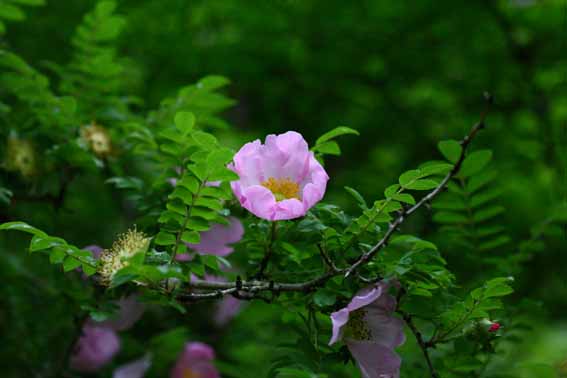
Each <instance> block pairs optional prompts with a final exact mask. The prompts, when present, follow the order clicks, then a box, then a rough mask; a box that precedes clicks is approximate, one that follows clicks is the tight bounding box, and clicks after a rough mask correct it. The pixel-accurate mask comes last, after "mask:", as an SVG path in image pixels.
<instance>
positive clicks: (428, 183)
mask: <svg viewBox="0 0 567 378" xmlns="http://www.w3.org/2000/svg"><path fill="white" fill-rule="evenodd" d="M437 185H439V183H438V182H437V181H434V180H428V179H426V180H416V181H413V182H411V183H408V184H407V185H406V186H405V188H406V189H412V190H429V189H433V188H435V187H436V186H437Z"/></svg>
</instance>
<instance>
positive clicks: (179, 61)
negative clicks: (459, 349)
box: [0, 0, 567, 376]
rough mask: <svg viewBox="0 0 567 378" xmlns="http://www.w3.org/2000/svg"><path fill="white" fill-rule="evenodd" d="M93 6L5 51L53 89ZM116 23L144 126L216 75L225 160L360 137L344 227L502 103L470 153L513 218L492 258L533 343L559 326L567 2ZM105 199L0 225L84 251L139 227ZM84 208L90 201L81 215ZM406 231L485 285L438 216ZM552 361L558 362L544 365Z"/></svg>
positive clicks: (83, 189)
mask: <svg viewBox="0 0 567 378" xmlns="http://www.w3.org/2000/svg"><path fill="white" fill-rule="evenodd" d="M0 3H1V1H0ZM93 5H94V1H86V0H73V1H63V0H54V1H48V4H47V5H46V6H43V7H38V8H33V9H32V8H30V9H29V10H27V11H26V13H27V20H26V21H25V22H21V23H17V24H10V27H9V29H8V32H7V34H6V35H5V36H4V37H2V40H1V44H3V45H5V46H6V47H8V48H9V49H11V50H13V51H15V52H16V53H18V54H20V55H21V56H22V57H24V58H25V59H26V60H27V61H28V62H29V63H31V64H32V65H34V66H35V67H36V68H38V69H39V70H41V71H42V72H44V73H47V74H48V76H52V77H53V80H54V81H55V82H56V79H55V75H54V74H53V72H52V71H50V67H52V66H53V63H55V64H61V65H63V64H65V62H67V61H68V60H69V58H70V55H71V45H70V39H71V36H72V35H73V33H74V30H75V28H76V27H77V25H78V24H79V23H80V21H81V19H82V17H83V15H84V14H85V13H86V12H88V11H89V10H90V9H91V8H92V7H93ZM118 13H120V14H121V15H123V16H124V17H125V18H126V26H125V30H124V32H123V33H122V34H121V36H120V39H119V49H118V50H119V56H120V57H121V59H124V61H125V62H127V63H126V64H127V66H128V70H127V72H126V75H127V76H128V83H129V87H128V94H129V95H132V96H134V97H137V98H139V103H138V105H136V107H137V110H139V111H143V112H145V111H147V110H149V109H154V108H156V107H157V105H158V104H159V102H160V101H161V100H162V99H163V98H164V97H167V96H172V95H174V94H175V93H176V91H177V90H178V89H179V88H180V87H181V86H183V85H187V84H189V83H192V82H195V81H196V80H197V79H198V78H200V77H203V76H205V75H208V74H218V75H223V76H226V77H228V78H230V80H231V82H232V83H231V85H230V86H229V89H228V92H229V95H230V97H232V98H234V99H235V100H236V105H235V106H234V107H232V108H231V109H230V110H228V111H227V113H226V119H227V120H228V121H229V122H230V123H231V124H232V125H233V126H234V129H235V131H236V132H235V133H230V135H228V136H226V139H227V140H229V143H231V144H232V145H233V146H234V147H237V146H238V145H239V144H240V143H242V142H244V141H248V140H252V139H254V138H263V137H264V136H265V135H266V134H269V133H278V132H283V131H286V130H297V131H299V132H301V133H302V134H304V135H305V137H306V139H307V140H308V141H310V142H312V143H313V142H314V141H315V139H316V138H317V137H318V136H319V135H321V134H322V133H324V132H325V131H327V130H329V129H331V128H333V127H335V126H339V125H346V126H349V127H352V128H355V129H357V130H358V131H359V132H360V134H361V136H360V137H346V138H344V139H343V140H341V147H342V156H340V157H336V158H329V159H327V162H326V163H327V169H328V171H329V175H330V176H331V181H330V184H329V190H328V194H327V196H326V201H327V202H331V203H332V202H336V203H339V204H341V205H343V206H345V207H346V208H347V209H350V210H352V211H356V206H355V204H354V202H353V201H352V199H351V198H350V197H349V196H348V195H347V194H346V192H345V191H344V189H343V187H344V186H345V185H346V186H350V187H354V188H356V189H357V190H359V191H360V192H361V193H362V194H363V195H364V196H365V197H366V198H368V199H377V198H379V197H380V196H381V195H382V192H383V190H384V188H385V187H386V186H388V185H389V184H391V183H392V182H395V181H396V179H397V177H398V175H399V174H400V173H401V172H403V171H404V170H407V169H410V168H413V167H415V166H416V165H418V164H419V163H420V162H422V161H425V160H428V159H433V158H439V157H440V156H439V155H438V153H437V152H436V144H437V142H438V141H439V140H443V139H450V138H453V139H460V138H461V137H462V136H463V135H464V134H465V133H466V132H467V131H468V129H469V128H470V127H471V126H472V125H473V124H474V123H475V122H476V120H477V119H478V118H479V114H480V112H481V111H482V109H483V108H484V101H483V97H482V93H483V92H484V91H488V92H490V93H491V94H492V95H493V96H494V98H495V104H494V106H493V108H492V110H491V113H490V115H489V117H488V121H487V125H488V126H487V129H486V130H485V131H483V133H482V134H481V135H480V136H479V138H478V139H477V140H475V142H474V143H475V148H480V147H484V148H489V149H491V150H493V153H494V157H493V162H492V163H491V164H492V167H493V168H494V169H495V170H496V171H497V172H498V178H497V181H496V183H497V184H496V185H498V186H499V187H500V188H501V189H502V194H501V196H500V199H499V201H500V204H501V205H502V206H503V207H504V208H505V211H504V212H503V213H501V214H499V215H498V217H499V218H498V222H499V223H500V224H501V225H503V226H505V228H506V233H507V235H508V236H509V237H510V242H508V243H506V244H504V245H502V246H499V248H498V250H497V251H487V252H485V253H493V254H495V255H496V256H499V257H503V258H502V259H501V260H498V261H499V264H502V265H503V266H502V271H503V272H507V271H508V270H510V272H509V273H511V274H512V273H513V274H514V276H515V278H516V285H515V288H516V294H515V296H514V301H515V302H517V303H519V302H521V301H524V300H529V301H530V302H529V306H528V305H526V306H527V307H526V308H530V309H533V317H531V318H530V314H529V313H528V314H526V313H525V312H522V316H527V317H528V318H529V319H532V320H530V322H532V321H533V324H532V325H533V328H534V329H535V331H534V332H535V334H536V335H537V339H538V340H541V339H542V338H544V335H546V334H548V333H549V334H553V332H554V331H553V330H555V329H558V328H557V327H561V326H563V327H564V326H565V323H566V322H567V319H566V318H565V313H566V312H567V278H566V277H567V269H566V266H567V255H566V251H567V242H566V239H567V235H566V233H567V226H566V222H565V218H566V217H567V215H566V213H567V207H565V202H566V201H567V2H565V1H563V0H547V1H546V0H541V1H536V0H532V1H530V0H505V1H504V0H502V1H491V0H484V1H474V2H473V1H446V0H443V1H436V2H434V3H432V2H429V1H421V0H418V1H412V2H387V1H370V0H366V1H365V0H361V1H336V0H326V1H319V0H312V1H299V0H287V1H286V0H271V1H268V0H266V1H259V0H255V1H242V0H214V1H210V0H209V1H205V0H192V1H188V0H122V1H120V2H119V7H118ZM103 182H104V180H103V179H102V178H101V179H100V180H97V179H96V178H95V179H93V178H79V179H78V180H76V181H75V182H74V183H73V184H72V185H71V187H70V188H69V196H68V199H67V200H66V201H67V202H66V208H67V209H77V208H80V209H81V210H80V211H78V210H77V211H66V212H62V213H61V214H57V215H54V214H53V213H51V212H50V211H49V209H46V208H43V207H41V206H42V205H40V204H21V205H19V206H20V207H19V208H18V209H14V208H10V209H7V208H2V209H1V211H2V212H3V213H4V214H6V215H5V217H6V218H7V219H12V218H15V217H17V216H19V219H22V217H24V219H22V220H27V221H30V222H31V221H35V224H36V225H38V226H45V227H46V228H48V229H53V230H56V232H57V234H58V235H61V236H64V237H66V238H69V240H70V241H72V242H74V243H77V244H79V245H80V244H81V243H82V244H83V245H84V244H91V243H97V244H102V245H108V244H109V243H110V242H111V240H112V239H113V237H114V234H115V233H116V232H117V229H124V228H125V227H127V226H128V225H129V223H130V221H131V220H130V219H129V218H128V214H129V213H128V209H127V207H126V208H125V207H124V206H125V205H124V204H123V203H122V198H120V197H118V196H117V195H116V194H113V193H112V192H111V190H110V188H108V186H105V185H104V184H103ZM90 194H92V195H96V196H97V198H99V201H98V202H96V203H92V202H91V201H89V200H88V198H89V196H90ZM69 224H73V228H72V229H71V228H69V229H67V228H66V225H69ZM408 227H410V228H411V229H412V230H415V231H416V232H420V233H422V235H423V237H424V238H426V239H427V238H431V239H435V241H436V242H437V243H438V244H439V245H440V247H442V252H443V253H444V254H445V255H446V256H447V257H448V260H449V263H450V264H451V265H450V266H451V267H453V268H454V269H455V272H456V274H457V276H458V277H459V276H460V277H463V279H465V280H466V279H471V280H472V279H478V276H475V275H471V274H469V273H470V270H472V271H475V272H482V269H483V267H484V266H483V264H485V262H484V261H485V259H486V258H490V257H491V256H486V255H481V256H476V255H474V256H471V255H470V251H466V250H463V249H461V248H458V247H455V246H452V245H450V243H446V242H444V238H443V235H442V234H440V233H438V232H436V228H435V227H434V224H433V223H432V222H431V214H427V213H426V214H422V215H421V218H420V219H417V220H415V221H413V222H412V223H411V224H410V225H409V226H408ZM11 237H15V236H13V235H12V236H11ZM465 253H468V254H469V255H468V256H467V257H465V256H464V254H465ZM31 260H32V259H30V262H29V264H30V265H33V264H34V263H32V262H31ZM508 261H509V264H510V269H508V267H507V266H506V265H507V264H508ZM36 264H40V263H39V262H36ZM30 275H33V272H32V273H30ZM54 276H57V274H54ZM475 277H476V278H475ZM53 279H54V280H62V279H64V278H63V277H59V278H55V277H54V278H53ZM38 285H41V283H38ZM33 290H34V289H33V288H30V291H32V292H33ZM6 305H8V306H14V305H15V304H14V303H6ZM61 306H62V308H61V309H60V310H61V311H62V312H64V306H63V305H61ZM258 307H259V308H262V305H258ZM536 308H537V309H536ZM30 311H32V310H31V309H30ZM251 312H253V311H251ZM261 313H262V312H261V311H259V312H258V314H261ZM267 313H268V314H269V311H268V312H267ZM0 314H2V311H1V310H0ZM246 319H248V320H246ZM246 319H245V320H242V321H243V322H246V321H250V320H249V319H250V318H249V317H248V318H246ZM1 321H2V319H1V318H0V322H1ZM24 328H25V327H24ZM242 329H246V327H243V328H242ZM548 329H551V331H549V330H548ZM24 331H25V332H33V331H30V329H29V327H28V328H26V329H25V330H24ZM24 331H22V332H24ZM235 332H237V331H235ZM563 333H564V331H563ZM241 336H242V337H245V335H241ZM235 337H236V336H235ZM270 340H271V337H270V336H268V337H266V340H265V341H264V342H266V343H269V342H270ZM538 343H539V345H540V347H539V348H538V351H539V352H538V353H539V354H540V355H538V356H537V358H536V357H535V355H536V353H532V352H531V349H530V348H533V347H534V346H533V345H532V344H530V343H528V344H521V347H520V349H521V348H523V349H521V350H522V351H523V352H522V353H525V354H526V355H527V357H526V360H528V361H529V360H530V358H532V357H533V358H535V359H536V360H537V361H539V362H542V361H543V360H545V359H550V360H549V361H548V362H549V363H550V364H551V365H553V366H560V363H561V361H565V360H566V359H567V341H566V340H565V337H563V338H555V339H553V340H552V338H551V337H550V338H548V339H544V340H542V341H538ZM4 347H7V346H6V345H4ZM546 350H547V351H549V354H545V353H544V352H545V351H546ZM557 350H562V351H565V353H563V354H562V355H559V356H555V355H553V356H551V355H552V354H553V353H555V352H556V351H557ZM552 351H553V353H551V352H552ZM240 354H242V353H240ZM243 358H244V359H246V358H251V357H250V356H248V357H243ZM551 359H553V361H551ZM561 359H563V360H561ZM543 362H545V361H543ZM564 370H566V369H564ZM554 371H555V373H557V371H559V370H557V369H556V370H554ZM555 373H554V374H555ZM562 374H564V375H563V376H567V371H564V372H563V373H562ZM551 376H553V375H551Z"/></svg>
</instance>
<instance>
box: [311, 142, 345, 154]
mask: <svg viewBox="0 0 567 378" xmlns="http://www.w3.org/2000/svg"><path fill="white" fill-rule="evenodd" d="M311 150H312V151H314V152H319V153H321V154H325V155H337V156H338V155H340V154H341V148H340V147H339V144H338V143H337V142H335V141H334V140H331V141H328V142H325V143H321V144H317V145H315V147H313V148H312V149H311Z"/></svg>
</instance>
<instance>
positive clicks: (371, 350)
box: [347, 341, 402, 378]
mask: <svg viewBox="0 0 567 378" xmlns="http://www.w3.org/2000/svg"><path fill="white" fill-rule="evenodd" d="M347 347H348V349H349V350H350V353H351V354H352V356H353V357H354V359H355V360H356V363H357V365H358V367H359V368H360V372H361V373H362V378H398V377H399V376H400V366H401V362H402V360H401V358H400V357H399V356H398V355H397V354H396V353H395V352H394V351H393V350H392V349H390V348H387V347H384V346H382V345H379V344H373V343H368V342H353V341H349V342H347Z"/></svg>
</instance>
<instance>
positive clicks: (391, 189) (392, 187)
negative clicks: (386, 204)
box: [384, 184, 400, 198]
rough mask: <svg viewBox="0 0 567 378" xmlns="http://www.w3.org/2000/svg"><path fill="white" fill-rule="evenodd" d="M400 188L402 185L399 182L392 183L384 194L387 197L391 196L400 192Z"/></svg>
mask: <svg viewBox="0 0 567 378" xmlns="http://www.w3.org/2000/svg"><path fill="white" fill-rule="evenodd" d="M399 189H400V185H398V184H394V185H390V186H389V187H387V188H386V190H384V196H386V198H391V197H392V196H393V195H395V194H396V193H398V191H399Z"/></svg>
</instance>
